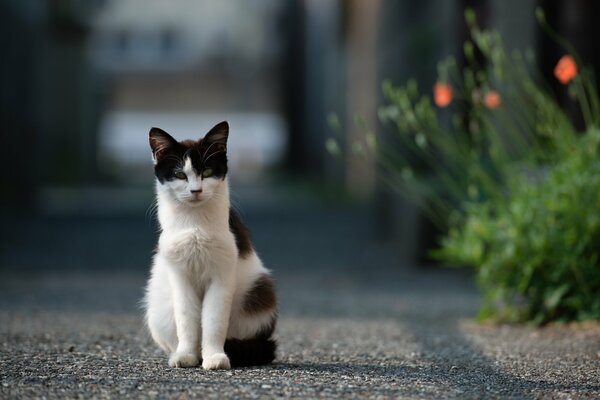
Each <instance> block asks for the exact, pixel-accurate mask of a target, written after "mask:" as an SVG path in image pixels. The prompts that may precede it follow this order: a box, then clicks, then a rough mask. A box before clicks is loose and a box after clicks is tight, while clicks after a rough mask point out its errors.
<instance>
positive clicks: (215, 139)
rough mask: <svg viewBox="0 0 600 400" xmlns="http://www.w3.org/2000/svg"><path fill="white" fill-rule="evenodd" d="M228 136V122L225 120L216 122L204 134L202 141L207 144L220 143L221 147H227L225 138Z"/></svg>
mask: <svg viewBox="0 0 600 400" xmlns="http://www.w3.org/2000/svg"><path fill="white" fill-rule="evenodd" d="M228 137H229V124H228V123H227V121H223V122H219V123H218V124H216V125H215V126H214V127H213V128H212V129H211V130H210V131H208V133H207V134H206V136H204V141H205V142H206V143H208V144H213V143H216V144H217V145H219V144H220V145H222V146H223V147H225V148H226V147H227V138H228Z"/></svg>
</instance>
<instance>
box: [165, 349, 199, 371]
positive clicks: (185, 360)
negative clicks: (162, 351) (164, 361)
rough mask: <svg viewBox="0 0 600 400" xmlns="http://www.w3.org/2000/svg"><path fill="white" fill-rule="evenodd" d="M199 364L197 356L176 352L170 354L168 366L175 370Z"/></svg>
mask: <svg viewBox="0 0 600 400" xmlns="http://www.w3.org/2000/svg"><path fill="white" fill-rule="evenodd" d="M198 364H200V360H198V356H196V355H195V354H192V353H184V352H178V351H176V352H175V353H173V354H171V357H169V366H170V367H175V368H190V367H195V366H196V365H198Z"/></svg>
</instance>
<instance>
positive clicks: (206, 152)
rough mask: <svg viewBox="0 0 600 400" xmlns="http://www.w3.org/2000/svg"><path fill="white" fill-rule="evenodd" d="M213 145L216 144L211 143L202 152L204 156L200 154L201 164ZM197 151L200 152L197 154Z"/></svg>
mask: <svg viewBox="0 0 600 400" xmlns="http://www.w3.org/2000/svg"><path fill="white" fill-rule="evenodd" d="M215 144H217V142H212V143H211V144H210V145H209V146H208V148H207V149H206V150H204V154H202V157H201V158H202V161H203V163H204V157H206V154H208V152H209V151H210V148H211V147H213V146H214V145H215ZM199 151H200V150H198V152H199Z"/></svg>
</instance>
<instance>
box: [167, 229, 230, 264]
mask: <svg viewBox="0 0 600 400" xmlns="http://www.w3.org/2000/svg"><path fill="white" fill-rule="evenodd" d="M227 233H228V232H222V230H219V229H213V230H208V229H206V228H204V227H193V228H184V229H172V230H166V231H163V232H162V233H161V236H160V239H159V252H160V253H161V254H163V255H165V256H166V257H168V258H170V259H172V260H174V261H179V262H184V263H186V264H189V263H193V264H206V263H208V262H210V261H213V260H215V258H217V257H218V256H219V254H222V253H223V250H226V249H228V248H230V247H231V246H230V244H229V243H228V242H230V241H232V239H230V238H229V236H230V235H228V234H227Z"/></svg>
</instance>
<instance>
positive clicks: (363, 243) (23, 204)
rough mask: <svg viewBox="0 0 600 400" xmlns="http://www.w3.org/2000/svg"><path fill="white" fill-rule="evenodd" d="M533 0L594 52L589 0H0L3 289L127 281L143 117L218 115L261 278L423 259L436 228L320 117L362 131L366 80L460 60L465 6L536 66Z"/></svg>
mask: <svg viewBox="0 0 600 400" xmlns="http://www.w3.org/2000/svg"><path fill="white" fill-rule="evenodd" d="M537 5H542V6H543V7H544V9H545V10H546V13H547V16H548V19H549V21H550V24H551V25H552V26H554V27H555V28H556V29H557V31H559V32H560V33H562V34H563V35H565V36H566V37H567V38H568V39H569V40H571V41H572V42H573V43H574V45H575V47H576V48H578V49H579V50H580V53H581V55H582V56H583V58H584V59H585V60H587V61H588V62H590V63H592V64H593V65H596V66H598V65H600V53H599V52H598V51H597V48H596V41H595V39H596V38H597V35H596V32H597V29H596V28H595V25H594V24H595V21H594V18H595V16H597V15H600V14H599V13H598V11H599V10H598V9H599V8H600V4H599V3H598V2H595V1H593V0H562V1H561V0H557V1H541V2H540V1H534V0H481V1H475V0H455V1H448V0H421V1H418V2H415V1H408V0H406V1H400V0H368V1H367V0H245V1H222V0H198V1H196V0H172V1H169V2H165V1H160V0H86V1H82V0H26V1H22V0H2V1H1V2H0V43H1V50H2V51H1V54H2V56H1V58H2V62H1V63H0V122H1V124H2V146H0V160H1V162H2V165H3V167H2V168H0V179H1V185H0V216H1V220H2V223H1V227H0V233H1V235H2V238H1V240H0V246H1V247H0V269H1V272H2V274H3V276H11V279H10V280H4V282H3V283H2V284H0V285H1V286H2V287H3V294H2V296H0V297H2V302H3V303H5V305H6V304H8V303H9V300H8V298H9V297H10V296H11V294H14V293H16V292H17V291H21V288H23V287H24V286H20V284H19V283H18V282H21V283H22V284H23V285H24V284H25V283H26V282H31V281H33V280H38V281H43V282H45V283H44V284H47V285H50V286H52V285H53V284H54V283H52V282H55V281H54V280H53V279H57V278H56V277H57V276H64V274H63V273H69V274H72V273H77V274H79V275H83V276H100V275H98V274H100V273H104V272H107V273H110V274H120V275H119V276H131V277H133V278H132V279H138V278H139V277H143V276H145V275H146V274H147V271H148V268H149V265H150V259H151V256H152V250H153V248H154V243H155V240H156V237H157V229H158V227H157V225H156V222H155V218H154V215H153V212H152V204H153V172H152V163H151V158H150V151H149V148H148V141H147V134H148V131H149V129H150V127H152V126H158V127H161V128H163V129H165V130H166V131H168V132H170V133H171V134H172V135H173V136H175V137H176V138H178V139H185V138H199V137H201V136H203V135H204V134H205V133H206V132H207V131H208V130H209V129H210V128H211V127H212V126H213V125H214V124H216V123H217V122H220V121H221V120H228V121H229V122H230V127H231V135H230V145H229V157H230V162H231V172H230V177H231V182H232V188H233V190H232V191H233V202H234V204H235V205H236V206H237V208H238V209H239V210H240V212H241V214H242V216H243V218H244V220H245V221H246V222H247V224H248V225H249V226H250V229H251V231H252V232H253V235H254V239H255V242H256V247H257V249H258V250H259V252H260V254H261V255H262V257H263V259H264V261H265V263H266V264H267V266H269V267H270V268H272V269H273V270H274V271H275V276H276V277H277V276H279V277H283V278H280V280H282V281H284V282H286V281H287V282H288V284H290V283H289V282H292V283H294V284H295V283H296V282H299V281H301V280H302V277H303V276H305V275H306V274H312V275H313V276H318V277H319V279H320V280H321V281H323V282H325V283H324V284H327V285H330V286H331V285H334V286H335V285H337V286H339V287H341V288H345V287H348V286H352V285H359V284H360V283H361V282H363V281H365V280H367V281H368V280H369V279H375V278H373V277H374V276H377V274H378V273H382V274H383V273H384V272H385V271H389V270H396V271H397V270H414V269H418V268H424V267H423V266H426V265H428V264H430V261H429V260H428V259H427V257H426V254H427V249H429V248H430V247H431V246H433V245H434V244H435V241H436V238H437V233H436V232H435V231H434V230H433V229H432V228H431V227H430V226H429V224H427V223H426V221H425V220H424V218H422V217H421V216H420V213H419V212H418V209H417V208H416V207H415V206H414V205H412V204H410V203H407V202H406V201H404V200H403V199H402V198H401V196H399V195H397V194H394V193H392V192H391V191H389V190H388V189H387V188H385V187H384V186H383V185H381V184H380V183H379V182H378V180H377V175H378V174H377V169H376V167H375V165H374V162H373V160H369V159H365V158H363V157H359V156H352V155H351V154H352V152H348V154H350V155H349V156H346V157H344V158H342V159H338V158H334V157H332V156H331V155H330V154H329V153H328V152H327V150H326V149H325V145H324V144H325V140H326V138H327V137H328V136H330V135H331V134H332V133H331V127H330V126H329V124H328V119H330V116H331V115H332V114H333V113H334V114H335V115H337V116H338V118H339V121H340V124H341V126H342V129H341V130H340V133H339V134H340V135H342V143H350V142H352V141H353V139H355V138H357V137H359V136H360V135H363V134H364V133H365V131H364V129H361V128H358V127H356V124H355V123H354V120H355V118H356V116H357V115H360V116H361V118H362V119H363V120H364V123H365V124H366V125H367V126H368V127H371V129H375V131H376V133H377V134H378V135H385V134H386V132H385V130H384V129H383V128H382V127H380V126H379V125H378V121H377V108H378V107H379V106H380V105H381V104H383V98H382V96H381V82H382V81H383V80H384V79H390V80H391V81H392V82H393V83H395V84H401V83H403V82H405V81H406V80H407V79H409V78H411V77H414V78H416V79H417V80H418V81H419V83H420V85H421V86H420V88H421V90H422V91H427V90H428V88H430V87H431V86H432V85H433V83H434V82H435V80H436V66H437V62H438V61H439V60H440V59H442V58H444V57H446V56H448V55H454V56H456V57H457V59H458V60H459V61H460V60H461V52H462V43H463V41H464V40H465V39H466V38H467V36H468V31H467V29H466V26H465V24H464V20H463V11H464V9H465V7H467V6H470V7H473V8H474V9H475V11H476V13H477V15H478V19H479V23H480V24H481V25H482V26H484V27H489V28H495V29H498V30H500V32H501V33H502V34H503V35H504V38H505V40H506V43H507V45H508V47H518V48H521V49H525V48H532V49H534V50H535V52H536V54H537V55H538V57H539V59H540V62H541V70H544V71H550V72H551V71H552V68H553V66H554V64H555V63H556V60H557V59H558V57H559V56H560V55H561V53H560V51H559V50H558V49H557V48H556V46H555V45H554V44H553V43H552V41H551V40H549V39H548V38H547V37H546V36H544V35H543V34H542V33H541V32H540V30H539V28H538V26H537V23H536V21H535V17H534V9H535V7H536V6H537ZM557 90H558V89H557ZM557 93H558V94H557V95H559V96H561V95H564V93H560V92H557ZM348 271H358V272H357V274H358V275H357V276H358V278H348V276H347V275H346V272H348ZM61 274H63V275H61ZM69 276H73V275H69ZM61 279H62V278H61ZM99 279H100V278H99ZM99 282H102V281H101V280H99ZM136 282H137V281H136ZM440 284H443V282H440ZM56 285H59V284H58V283H56ZM107 285H115V281H113V280H111V281H110V282H109V283H107ZM284 285H285V283H284ZM390 285H393V282H391V283H390ZM59 286H60V285H59ZM59 286H56V287H57V288H58V287H59ZM140 290H141V288H140ZM60 293H62V290H59V289H57V293H56V296H60ZM140 293H141V292H139V293H138V292H135V293H134V294H133V295H132V298H135V297H139V294H140ZM80 294H81V296H86V290H85V288H84V289H82V290H81V293H80ZM28 296H33V297H35V293H31V294H28ZM67 300H68V301H70V302H72V301H73V297H69V298H68V299H67V298H65V300H64V301H65V302H66V301H67ZM103 301H104V303H105V304H106V303H107V302H108V303H110V301H112V300H111V299H110V298H105V299H103ZM288 301H291V300H288Z"/></svg>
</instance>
